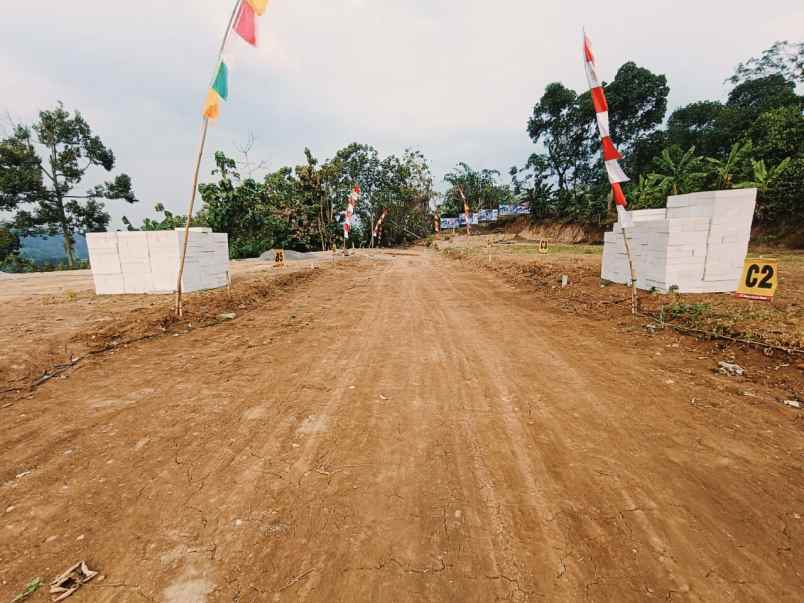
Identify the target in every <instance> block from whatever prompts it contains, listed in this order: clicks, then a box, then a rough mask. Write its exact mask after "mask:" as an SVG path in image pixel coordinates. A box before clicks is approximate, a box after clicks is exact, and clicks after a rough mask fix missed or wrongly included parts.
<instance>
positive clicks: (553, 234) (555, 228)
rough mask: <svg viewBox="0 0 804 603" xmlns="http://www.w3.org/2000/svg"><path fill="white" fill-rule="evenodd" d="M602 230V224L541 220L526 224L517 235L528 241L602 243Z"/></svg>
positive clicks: (603, 229) (603, 230) (604, 230)
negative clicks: (560, 222)
mask: <svg viewBox="0 0 804 603" xmlns="http://www.w3.org/2000/svg"><path fill="white" fill-rule="evenodd" d="M604 232H606V228H605V227H603V226H592V225H588V224H557V223H555V222H541V223H537V224H527V226H526V227H525V228H524V229H522V230H521V231H520V232H519V233H518V236H519V238H522V239H526V240H528V241H535V240H538V239H548V240H550V241H553V242H555V243H602V242H603V233H604Z"/></svg>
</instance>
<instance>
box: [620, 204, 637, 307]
mask: <svg viewBox="0 0 804 603" xmlns="http://www.w3.org/2000/svg"><path fill="white" fill-rule="evenodd" d="M617 217H618V219H619V220H620V224H622V231H623V243H624V244H625V255H626V257H627V258H628V269H629V271H630V273H631V313H632V314H633V315H634V316H636V315H637V314H639V294H638V293H637V277H636V270H634V260H633V258H632V257H631V245H629V243H628V232H627V231H626V230H625V218H626V213H625V209H623V208H622V206H620V205H618V206H617Z"/></svg>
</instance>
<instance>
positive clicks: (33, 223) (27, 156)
mask: <svg viewBox="0 0 804 603" xmlns="http://www.w3.org/2000/svg"><path fill="white" fill-rule="evenodd" d="M0 149H2V150H1V151H0V204H1V205H2V207H4V208H5V209H15V210H17V213H16V215H15V225H16V226H17V227H18V228H19V229H21V230H22V231H24V232H40V231H45V232H47V233H48V234H57V233H60V234H61V235H62V236H63V237H64V252H65V255H66V256H67V262H68V264H69V265H70V266H74V265H75V239H74V235H75V233H77V232H92V231H102V230H105V229H106V227H107V226H108V224H109V220H110V216H109V214H108V213H106V212H105V211H104V209H105V208H104V204H103V203H102V202H101V199H122V200H124V201H127V202H128V203H135V202H136V201H137V199H136V197H135V196H134V192H133V190H132V188H131V179H130V178H129V176H128V175H126V174H120V175H118V176H117V177H116V178H114V180H112V181H109V182H105V183H103V184H100V185H97V186H95V187H93V188H91V189H89V190H88V191H87V192H86V193H84V194H80V193H78V192H76V190H75V189H76V188H78V186H79V185H80V184H81V182H82V181H83V179H84V176H85V175H86V173H87V171H88V170H90V169H91V168H102V169H104V170H106V171H107V172H109V171H111V170H112V169H113V168H114V164H115V157H114V154H113V153H112V151H111V149H109V148H107V147H106V146H105V145H104V144H103V142H102V141H101V139H100V138H99V137H98V136H95V135H94V134H93V133H92V129H91V128H90V126H89V124H88V123H87V122H86V120H84V118H83V117H82V116H81V114H80V113H78V112H77V111H76V112H75V113H73V114H72V115H70V113H69V112H68V111H66V110H65V109H64V106H63V105H62V104H61V103H59V104H58V105H57V106H56V108H55V109H52V110H49V111H41V112H40V113H39V119H38V121H37V122H36V123H34V124H33V126H31V127H30V128H29V127H24V126H19V127H17V128H16V129H15V131H14V133H13V134H12V136H11V137H9V138H7V139H5V140H3V141H2V142H1V143H0ZM29 205H30V206H33V207H32V210H31V211H29V210H27V209H20V206H22V207H26V206H29Z"/></svg>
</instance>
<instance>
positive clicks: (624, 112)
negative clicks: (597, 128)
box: [584, 62, 670, 177]
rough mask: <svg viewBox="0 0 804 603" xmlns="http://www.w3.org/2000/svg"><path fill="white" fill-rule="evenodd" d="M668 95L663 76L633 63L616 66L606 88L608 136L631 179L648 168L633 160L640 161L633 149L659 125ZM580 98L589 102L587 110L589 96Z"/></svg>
mask: <svg viewBox="0 0 804 603" xmlns="http://www.w3.org/2000/svg"><path fill="white" fill-rule="evenodd" d="M669 93H670V87H669V86H668V85H667V78H666V77H665V76H664V75H657V74H655V73H653V72H651V71H650V70H648V69H645V68H644V67H639V66H638V65H637V64H636V63H633V62H628V63H625V64H624V65H623V66H622V67H620V68H619V69H618V70H617V74H616V75H615V77H614V81H612V82H611V83H609V84H607V85H606V100H607V102H608V105H609V116H610V121H611V135H612V138H613V139H614V141H615V142H616V144H617V147H618V148H619V149H620V151H621V152H622V153H623V155H624V156H625V161H624V165H625V168H626V169H627V170H628V171H629V173H630V174H632V176H633V177H636V175H637V174H638V173H641V172H642V171H643V170H645V169H647V168H648V167H649V161H647V162H645V163H637V162H635V161H634V159H635V158H642V155H638V154H635V153H634V150H635V149H636V148H637V147H638V146H639V145H640V144H641V143H645V142H646V141H648V140H650V139H651V137H652V135H653V134H654V132H656V130H657V129H658V128H659V127H660V126H661V125H662V122H663V121H664V117H665V114H666V113H667V95H668V94H669ZM584 97H585V98H586V99H589V100H588V102H589V105H588V107H589V108H591V96H590V95H589V94H585V95H584ZM651 158H652V157H651ZM648 159H650V158H648Z"/></svg>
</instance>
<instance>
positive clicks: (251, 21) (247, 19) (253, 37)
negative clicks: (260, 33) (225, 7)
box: [234, 0, 257, 46]
mask: <svg viewBox="0 0 804 603" xmlns="http://www.w3.org/2000/svg"><path fill="white" fill-rule="evenodd" d="M234 30H235V32H236V33H237V35H239V36H240V37H241V38H243V39H244V40H245V41H246V42H248V43H249V44H251V45H252V46H256V45H257V19H256V17H255V16H254V7H253V6H252V5H251V4H250V3H249V2H247V0H242V2H240V12H239V13H238V14H237V19H236V20H235V24H234Z"/></svg>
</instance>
